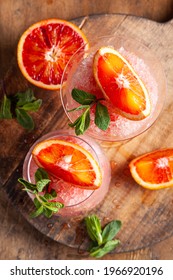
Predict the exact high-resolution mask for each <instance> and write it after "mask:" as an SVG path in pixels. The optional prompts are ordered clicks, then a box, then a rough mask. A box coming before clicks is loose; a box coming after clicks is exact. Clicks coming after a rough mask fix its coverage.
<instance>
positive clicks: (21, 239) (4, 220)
mask: <svg viewBox="0 0 173 280" xmlns="http://www.w3.org/2000/svg"><path fill="white" fill-rule="evenodd" d="M81 20H82V18H80V19H79V20H74V22H75V23H76V24H78V25H79V24H80V22H81ZM100 20H101V22H102V26H103V28H102V30H101V31H100V32H101V34H100V35H102V34H105V32H106V34H108V33H110V34H114V33H118V32H120V33H124V34H125V33H127V32H128V34H130V35H132V36H135V37H137V38H138V39H142V40H143V41H144V42H145V43H146V44H147V45H148V46H149V47H150V48H151V49H152V50H154V51H155V52H156V54H157V55H158V57H159V59H160V60H161V62H162V64H163V66H164V69H165V72H166V76H167V80H168V96H169V97H170V94H171V89H172V88H173V84H172V77H171V71H172V60H171V59H172V57H173V56H172V48H171V45H172V43H173V37H172V35H173V34H172V27H173V24H172V22H168V23H165V24H159V23H155V22H152V21H149V20H145V19H141V18H136V17H130V16H123V15H102V16H101V17H98V16H93V17H87V18H86V21H85V25H84V27H83V28H84V31H85V32H86V33H87V30H90V33H89V34H88V35H89V36H91V37H90V38H92V36H93V35H94V28H99V26H100V22H99V21H100ZM93 26H94V28H93V29H92V27H93ZM92 32H93V33H92ZM11 77H13V79H11ZM9 81H10V82H9ZM5 86H6V90H7V92H8V93H10V94H12V93H14V92H16V91H17V90H18V89H24V88H26V87H27V86H28V83H27V82H26V81H25V80H24V79H23V77H22V76H21V74H20V72H19V71H18V70H17V68H16V62H15V61H14V67H11V68H10V70H9V71H8V73H7V75H6V77H5ZM34 90H35V91H36V92H37V95H38V96H39V97H41V98H42V99H43V100H44V104H43V107H42V109H41V112H40V111H39V114H38V113H35V114H34V115H33V117H34V119H35V122H36V129H35V131H34V132H32V133H30V134H29V135H28V134H27V133H26V132H25V131H24V130H23V129H22V128H21V127H20V126H19V125H18V124H17V123H16V122H15V121H10V122H9V121H5V120H4V121H1V123H0V125H1V127H0V130H1V131H0V132H1V138H0V144H1V152H0V155H1V159H0V161H1V170H2V172H1V175H0V184H1V185H2V186H4V187H3V188H1V190H0V202H1V207H2V211H1V215H0V221H1V224H2V225H3V231H1V233H0V240H4V242H2V243H1V246H0V258H1V259H90V257H88V255H87V253H82V252H80V251H78V249H73V248H69V247H66V246H63V245H61V244H59V243H57V242H54V241H53V240H51V239H50V238H49V237H48V236H44V235H42V234H41V233H39V232H38V231H37V230H36V229H35V228H34V227H32V226H31V225H30V224H29V223H27V222H26V220H25V219H24V218H23V217H22V216H21V215H20V213H18V209H19V208H20V207H19V208H15V207H14V206H13V205H12V204H11V201H12V200H13V201H15V203H16V204H20V205H22V207H23V205H24V206H25V205H27V200H26V202H25V203H24V204H23V201H21V200H20V201H18V197H17V196H16V197H14V194H16V191H17V192H18V190H17V188H18V187H17V185H16V180H17V178H18V176H20V174H21V167H22V163H23V159H24V156H25V154H26V152H27V150H28V148H29V147H30V146H31V144H32V143H33V142H34V141H35V140H36V139H37V138H38V137H39V136H40V135H42V134H45V133H46V132H48V131H50V130H54V129H55V128H60V127H65V126H66V125H67V119H66V118H65V116H64V119H63V121H62V118H61V120H60V116H61V115H62V114H63V110H62V107H61V105H60V99H59V97H58V98H57V94H56V93H50V95H48V94H45V92H44V91H40V90H39V89H34ZM50 96H51V97H50ZM52 101H53V102H52ZM170 102H171V101H170V98H168V99H167V102H166V107H165V110H164V112H163V114H162V115H161V117H160V118H159V122H157V123H156V124H155V125H154V126H153V127H152V133H149V132H147V133H144V134H143V135H141V136H140V137H139V138H138V139H137V138H136V139H134V140H132V141H130V142H129V143H128V144H127V145H125V146H123V147H122V148H121V150H120V151H119V153H120V155H123V156H125V158H127V155H128V159H131V153H132V154H133V156H136V155H138V154H140V153H142V152H143V151H148V150H150V149H151V148H153V149H154V148H157V147H160V146H161V145H162V147H163V146H165V147H166V146H169V145H170V144H171V139H172V134H171V130H170V125H171V123H170V122H168V118H167V113H168V111H169V113H170V111H171V103H170ZM43 113H44V114H45V113H46V115H45V117H44V118H42V116H43ZM40 123H41V126H40ZM50 123H51V125H50ZM16 132H17V133H16ZM158 132H159V137H158V139H157V141H154V142H153V139H155V136H156V135H157V133H158ZM165 136H166V139H165ZM153 137H154V138H153ZM11 139H13V141H11ZM141 142H142V143H143V147H141V145H140V143H141ZM163 143H164V145H163ZM3 147H5V149H4V148H3ZM19 151H20V152H19ZM129 151H130V155H129ZM112 152H113V150H112V148H110V149H109V150H107V154H108V156H109V158H110V159H112ZM114 172H115V173H114V175H115V174H116V172H117V171H116V170H115V171H114ZM125 176H127V174H126V173H125ZM118 180H119V179H118ZM117 183H119V182H117V181H116V180H114V184H115V185H116V184H117ZM135 187H136V186H135ZM122 194H123V193H122ZM139 195H140V198H141V200H143V203H144V205H143V207H144V208H145V207H146V208H148V209H149V208H150V209H154V208H152V204H153V202H154V201H156V200H157V199H158V200H157V201H158V204H159V203H161V206H158V208H157V209H159V211H158V212H157V214H158V215H157V216H159V217H161V218H163V219H161V222H160V220H159V218H158V217H157V218H156V219H155V221H154V222H153V223H154V226H155V230H154V233H153V229H151V230H150V231H149V235H150V233H151V236H150V239H153V242H152V243H147V242H148V240H149V237H148V239H147V238H146V240H143V241H144V243H143V246H139V247H136V248H135V247H134V244H135V242H134V238H137V240H138V241H139V240H140V239H141V236H140V235H139V232H137V233H136V236H134V238H132V240H131V238H130V236H129V240H126V241H125V242H124V243H123V242H122V244H123V246H122V247H121V248H119V249H118V250H119V251H118V250H117V251H116V252H114V253H113V254H110V255H108V256H106V257H104V259H155V258H156V259H157V258H158V259H159V258H160V259H164V258H167V259H169V258H170V259H172V257H173V248H172V247H171V246H170V244H171V241H172V240H173V239H172V237H171V234H172V226H171V225H172V215H171V210H172V204H171V203H172V200H171V195H172V190H171V189H168V190H166V191H165V190H164V191H163V192H162V191H161V192H159V194H155V195H154V196H153V195H152V196H151V195H150V192H147V191H144V190H141V189H140V188H138V190H137V194H136V197H139ZM162 197H164V198H165V197H166V200H165V201H164V203H163V202H162ZM9 198H10V199H9ZM20 198H23V197H20ZM170 201H171V203H168V205H167V202H170ZM165 205H166V206H165ZM159 207H160V208H159ZM120 208H121V207H120ZM120 208H119V207H117V209H116V211H117V214H118V213H120V212H121V209H120ZM23 209H25V210H26V207H24V208H23ZM132 212H133V211H132ZM141 213H142V212H140V213H138V220H137V222H136V223H138V222H139V225H140V219H141V218H142V216H141V215H143V214H141ZM132 214H134V213H132ZM150 214H153V215H154V212H152V211H151V213H150ZM105 217H106V216H105ZM123 217H124V216H123ZM148 218H149V217H146V220H144V219H143V222H144V223H143V224H142V226H144V227H145V223H146V222H148ZM167 219H168V221H169V223H168V221H167ZM105 222H106V221H105ZM158 222H160V224H158ZM41 224H42V221H41ZM124 224H125V227H124V230H125V232H127V230H126V229H127V228H128V227H129V224H128V216H127V217H125V219H124ZM165 225H166V226H167V227H166V228H165ZM131 226H132V228H134V229H135V227H136V225H131ZM51 228H52V224H51V223H49V225H48V227H47V229H46V230H47V231H48V232H49V231H51V230H50V229H51ZM67 228H68V225H65V230H67ZM39 230H41V231H44V230H43V228H42V226H41V228H40V227H39ZM4 233H5V235H4ZM58 234H59V233H58V232H56V233H55V235H57V236H58ZM155 234H156V235H155ZM78 235H80V232H78ZM28 237H29V238H28ZM79 237H80V236H79ZM79 237H78V238H79ZM119 237H120V238H121V240H122V241H124V240H123V231H122V234H120V235H119ZM165 238H166V240H165V241H161V240H163V239H165ZM141 241H142V240H140V242H141ZM155 242H159V243H157V245H154V243H155ZM7 244H10V246H9V245H8V246H7ZM138 244H139V243H138ZM132 245H133V248H132V247H131V246H132ZM148 245H150V246H149V247H147V248H142V249H140V250H138V251H136V252H135V251H134V250H135V249H137V248H141V247H145V246H148ZM131 250H132V251H131ZM123 251H131V252H127V253H124V254H122V253H121V252H123ZM118 252H119V253H118Z"/></svg>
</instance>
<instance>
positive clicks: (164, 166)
mask: <svg viewBox="0 0 173 280" xmlns="http://www.w3.org/2000/svg"><path fill="white" fill-rule="evenodd" d="M135 167H136V171H137V173H138V175H139V176H140V178H141V179H142V180H143V181H145V182H148V183H151V184H161V183H166V182H170V181H171V180H172V179H173V150H169V149H168V150H165V151H164V152H163V151H157V152H155V153H151V155H147V156H144V157H142V158H141V159H139V160H137V161H136V162H135Z"/></svg>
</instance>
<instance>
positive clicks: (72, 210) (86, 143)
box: [23, 129, 111, 216]
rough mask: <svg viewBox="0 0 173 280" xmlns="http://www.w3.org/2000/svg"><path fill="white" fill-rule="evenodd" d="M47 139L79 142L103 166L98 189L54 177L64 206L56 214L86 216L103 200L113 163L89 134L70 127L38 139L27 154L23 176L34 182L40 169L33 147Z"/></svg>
mask: <svg viewBox="0 0 173 280" xmlns="http://www.w3.org/2000/svg"><path fill="white" fill-rule="evenodd" d="M47 139H59V140H65V141H69V142H72V143H75V144H78V145H80V146H81V147H83V148H84V149H86V150H87V151H88V152H90V153H91V154H92V155H93V157H94V158H95V160H96V161H97V163H98V164H99V166H100V169H101V172H102V184H101V186H100V187H99V188H98V189H96V190H87V189H81V188H79V187H76V186H74V185H72V184H70V183H66V182H64V181H63V180H61V179H57V178H53V177H51V179H52V181H53V183H52V185H51V187H52V188H53V189H55V191H56V192H57V201H59V202H62V203H64V206H65V207H64V208H62V209H60V211H59V212H58V213H57V214H56V215H61V216H74V215H83V214H85V213H86V212H88V211H89V210H91V209H93V208H95V207H96V206H97V205H98V204H100V202H101V201H102V200H103V199H104V197H105V195H106V193H107V191H108V189H109V184H110V179H111V170H110V163H109V161H108V159H107V157H106V156H105V154H104V152H103V151H102V150H101V148H100V146H99V145H98V144H97V143H96V142H95V141H94V140H93V139H91V138H90V137H88V136H86V135H85V136H80V137H77V136H76V135H75V134H74V131H73V130H71V129H69V130H58V131H54V132H50V133H48V134H46V135H44V136H43V137H41V138H40V139H39V140H38V141H36V142H35V143H34V145H33V146H32V147H31V148H30V150H29V152H28V154H27V155H26V158H25V161H24V165H23V178H24V179H25V180H27V181H29V182H31V183H35V180H34V174H35V171H36V170H37V168H38V166H37V165H36V163H35V162H34V159H33V157H32V150H33V148H34V146H35V145H36V144H37V143H39V142H41V141H43V140H47ZM30 197H31V198H32V199H33V198H34V197H33V195H30Z"/></svg>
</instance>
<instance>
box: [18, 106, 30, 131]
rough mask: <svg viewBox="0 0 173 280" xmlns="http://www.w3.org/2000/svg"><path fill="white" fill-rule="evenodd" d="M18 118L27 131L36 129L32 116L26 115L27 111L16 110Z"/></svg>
mask: <svg viewBox="0 0 173 280" xmlns="http://www.w3.org/2000/svg"><path fill="white" fill-rule="evenodd" d="M15 112H16V118H17V121H18V122H19V124H20V125H21V126H23V127H24V128H25V129H27V130H32V129H33V128H34V122H33V119H32V117H31V116H30V115H28V114H27V113H26V111H25V110H23V109H19V108H16V109H15Z"/></svg>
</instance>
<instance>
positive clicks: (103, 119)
mask: <svg viewBox="0 0 173 280" xmlns="http://www.w3.org/2000/svg"><path fill="white" fill-rule="evenodd" d="M109 123H110V116H109V112H108V109H107V107H106V106H105V105H103V104H101V103H100V102H98V103H97V105H96V112H95V124H96V125H97V126H98V127H99V128H100V129H102V130H106V129H107V128H108V126H109Z"/></svg>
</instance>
